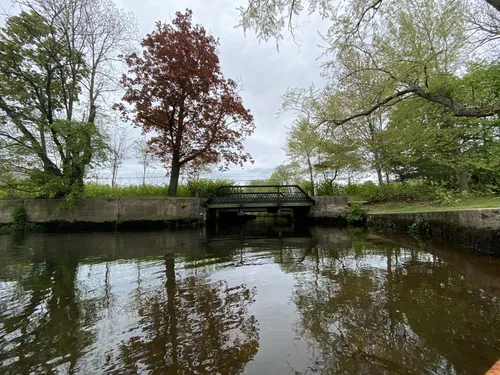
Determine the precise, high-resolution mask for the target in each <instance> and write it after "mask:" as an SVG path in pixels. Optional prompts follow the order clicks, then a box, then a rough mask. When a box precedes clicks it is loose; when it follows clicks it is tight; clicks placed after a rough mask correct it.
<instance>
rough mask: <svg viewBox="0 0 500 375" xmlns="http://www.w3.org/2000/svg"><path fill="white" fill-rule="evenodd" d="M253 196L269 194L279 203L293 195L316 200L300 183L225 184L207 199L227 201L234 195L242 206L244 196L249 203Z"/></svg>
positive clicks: (297, 197) (298, 197)
mask: <svg viewBox="0 0 500 375" xmlns="http://www.w3.org/2000/svg"><path fill="white" fill-rule="evenodd" d="M244 189H266V190H268V191H244ZM287 189H288V191H287ZM252 196H254V197H255V199H261V198H257V197H259V196H260V197H265V196H269V197H270V198H272V199H276V201H277V204H278V205H280V204H281V203H283V202H285V201H287V200H288V199H294V198H293V197H295V199H300V200H305V201H309V202H314V199H312V198H311V197H310V196H309V195H308V194H307V193H306V192H305V191H304V190H303V189H302V188H301V187H300V186H298V185H224V186H219V188H217V190H216V191H215V193H214V194H213V195H211V196H210V197H209V199H208V200H207V204H210V203H211V202H213V201H217V200H219V199H225V200H226V201H227V200H228V199H231V197H234V198H237V203H238V204H239V205H240V207H241V204H242V203H243V197H248V198H245V203H247V202H248V199H251V197H252ZM287 197H288V199H287ZM235 203H236V202H235Z"/></svg>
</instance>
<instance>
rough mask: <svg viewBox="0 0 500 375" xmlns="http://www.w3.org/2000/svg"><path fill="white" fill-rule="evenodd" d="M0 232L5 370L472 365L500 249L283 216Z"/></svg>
mask: <svg viewBox="0 0 500 375" xmlns="http://www.w3.org/2000/svg"><path fill="white" fill-rule="evenodd" d="M14 240H15V241H14V242H13V239H12V238H11V237H8V236H0V348H1V349H0V372H1V373H2V374H3V373H5V374H24V373H43V374H51V373H63V374H66V373H67V374H77V373H78V374H94V373H96V374H97V373H106V374H138V373H144V374H217V373H219V374H240V373H245V374H263V373H273V374H295V375H297V374H482V373H484V372H485V371H486V370H487V369H488V368H489V366H491V365H492V364H493V363H494V362H495V361H496V360H498V358H499V356H500V301H499V300H498V297H499V295H500V293H499V290H500V288H499V286H500V277H499V276H498V274H497V270H498V269H499V266H500V259H494V258H490V257H479V256H474V255H471V254H464V253H462V252H457V251H454V250H453V249H448V248H446V247H444V246H442V245H437V246H436V245H433V244H420V243H417V242H415V241H414V240H412V239H410V238H406V237H376V236H373V235H369V234H366V233H363V232H359V231H355V232H348V231H344V230H339V229H333V228H330V229H328V228H304V227H294V226H292V225H288V224H287V223H286V222H280V221H269V222H258V221H257V222H250V223H247V224H246V225H245V226H237V227H219V228H211V229H210V228H208V229H207V230H205V229H200V230H198V229H197V230H187V231H176V232H168V231H167V232H154V233H136V234H134V233H123V234H106V233H100V234H73V235H33V236H28V237H26V238H24V239H22V238H16V239H14Z"/></svg>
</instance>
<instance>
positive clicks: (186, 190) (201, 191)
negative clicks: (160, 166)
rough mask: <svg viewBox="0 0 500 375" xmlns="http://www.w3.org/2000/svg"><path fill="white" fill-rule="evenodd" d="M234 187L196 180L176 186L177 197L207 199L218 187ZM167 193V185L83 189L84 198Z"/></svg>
mask: <svg viewBox="0 0 500 375" xmlns="http://www.w3.org/2000/svg"><path fill="white" fill-rule="evenodd" d="M225 185H234V182H233V181H230V180H215V181H213V180H198V181H188V182H187V184H180V185H179V186H178V194H177V196H178V197H196V196H198V197H200V198H207V197H209V196H210V195H212V194H213V193H215V191H216V190H217V189H218V188H219V187H220V186H225ZM167 193H168V185H148V184H142V185H128V186H119V185H115V186H114V187H112V186H110V185H99V184H86V185H85V189H84V197H85V198H113V197H165V196H167Z"/></svg>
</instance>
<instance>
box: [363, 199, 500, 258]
mask: <svg viewBox="0 0 500 375" xmlns="http://www.w3.org/2000/svg"><path fill="white" fill-rule="evenodd" d="M417 218H421V219H422V220H423V221H425V222H427V223H429V225H430V228H431V230H432V236H433V237H439V238H441V239H444V240H446V241H449V242H450V243H455V244H461V245H465V246H467V247H470V248H472V249H474V250H479V251H486V252H492V253H496V254H500V208H491V209H474V210H455V211H429V212H411V213H408V212H405V213H379V214H369V215H368V220H369V222H372V223H375V224H376V225H378V224H380V223H385V224H387V225H386V228H391V229H392V230H396V231H397V232H401V233H406V232H407V231H408V228H409V227H410V226H411V225H412V224H413V223H414V222H415V220H416V219H417Z"/></svg>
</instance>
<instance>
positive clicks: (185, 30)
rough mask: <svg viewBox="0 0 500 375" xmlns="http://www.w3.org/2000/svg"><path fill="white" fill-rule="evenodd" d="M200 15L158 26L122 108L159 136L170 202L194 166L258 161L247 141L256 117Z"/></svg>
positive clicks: (132, 59)
mask: <svg viewBox="0 0 500 375" xmlns="http://www.w3.org/2000/svg"><path fill="white" fill-rule="evenodd" d="M191 20H192V11H191V10H186V12H185V13H184V14H182V13H180V12H177V13H176V18H175V19H174V20H173V22H172V25H166V24H161V23H157V24H156V30H155V31H153V32H152V33H151V34H148V35H147V36H146V38H145V39H144V40H143V41H142V43H141V45H142V47H143V51H142V55H141V56H139V55H137V54H135V53H134V54H130V55H128V56H127V58H126V63H127V65H128V68H129V69H128V75H124V76H123V78H122V80H121V83H122V85H123V87H124V88H125V94H124V96H123V101H124V102H126V103H128V104H130V105H131V106H132V107H133V108H132V109H130V108H128V107H126V106H125V105H124V104H123V103H122V104H118V105H117V108H119V109H120V110H121V112H122V114H123V116H124V118H125V119H128V120H132V122H133V123H134V125H136V126H140V127H142V130H143V132H145V133H149V132H155V135H154V136H153V137H152V138H151V140H150V143H149V145H150V147H151V150H153V152H154V153H155V154H156V155H158V156H159V157H160V158H161V160H162V161H163V162H164V163H165V165H168V166H169V168H170V185H169V190H168V195H169V196H175V195H176V192H177V185H178V181H179V175H180V172H181V169H182V168H183V167H185V166H186V165H188V164H193V163H194V164H197V165H202V164H216V163H223V166H222V167H221V168H226V167H227V165H228V164H229V163H234V164H239V165H243V163H244V162H246V161H250V160H251V156H250V155H249V154H248V153H245V152H244V149H243V143H242V141H243V140H244V139H245V138H246V137H248V136H250V135H251V134H252V133H253V130H254V127H255V126H254V124H253V116H252V115H251V114H250V112H249V111H248V110H247V109H245V107H244V106H243V104H242V100H241V98H240V96H239V95H238V93H237V84H236V82H234V81H233V80H230V79H228V80H226V79H225V78H224V77H223V75H222V72H221V69H220V64H219V58H218V56H217V54H216V48H217V47H218V45H219V43H218V41H217V40H216V39H214V37H212V36H210V35H208V34H207V32H206V31H205V29H204V28H203V27H202V26H200V25H195V26H193V25H192V23H191Z"/></svg>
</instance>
